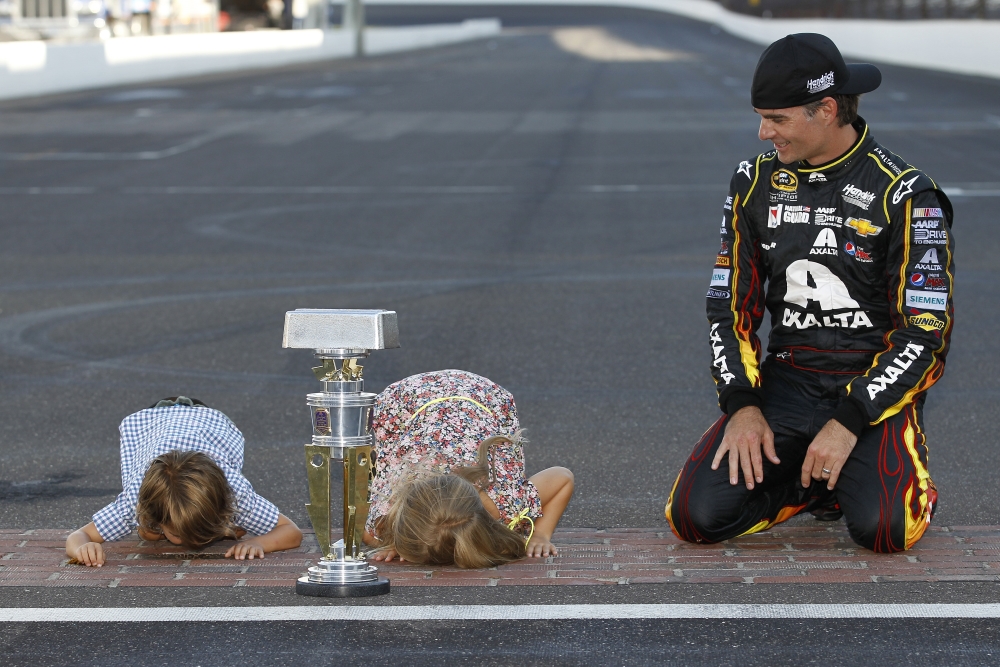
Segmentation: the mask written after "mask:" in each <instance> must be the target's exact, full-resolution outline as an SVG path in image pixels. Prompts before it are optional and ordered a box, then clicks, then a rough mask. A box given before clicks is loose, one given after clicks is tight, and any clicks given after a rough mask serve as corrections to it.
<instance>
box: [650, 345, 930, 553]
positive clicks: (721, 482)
mask: <svg viewBox="0 0 1000 667" xmlns="http://www.w3.org/2000/svg"><path fill="white" fill-rule="evenodd" d="M850 380H851V376H839V375H827V374H820V373H813V372H809V371H803V370H799V369H795V368H791V367H790V366H788V365H787V364H784V363H782V362H780V361H773V360H770V359H769V360H768V362H766V363H765V364H764V367H763V368H762V377H761V386H762V387H763V389H764V407H763V412H764V417H765V419H767V423H768V425H769V426H770V427H771V430H772V431H773V432H774V447H775V450H776V452H777V454H778V458H779V459H780V460H781V463H780V464H777V465H775V464H773V463H771V462H770V461H768V460H767V458H766V457H763V456H762V459H763V466H764V467H763V469H764V481H763V482H761V483H760V484H755V485H754V488H753V490H752V491H750V490H747V487H746V484H745V482H744V479H743V473H742V471H740V476H739V483H738V484H736V485H735V486H734V485H731V484H730V483H729V461H728V456H727V457H724V458H723V460H722V462H721V463H720V465H719V469H718V470H712V469H711V465H712V460H713V459H714V458H715V454H716V452H717V451H718V448H719V446H720V445H721V444H722V438H723V436H724V435H725V431H726V423H727V420H728V417H726V416H723V417H722V418H721V419H719V421H717V422H716V423H715V424H714V425H713V426H712V427H711V428H710V429H708V431H706V432H705V435H703V436H702V438H701V441H700V442H699V443H698V444H697V445H696V446H695V448H694V451H693V452H692V453H691V458H689V459H688V461H687V463H686V464H685V465H684V468H683V469H682V470H681V472H680V475H678V477H677V481H676V482H674V488H673V490H672V491H671V493H670V499H669V500H668V501H667V508H666V514H667V521H669V522H670V527H671V528H672V529H673V531H674V534H676V535H677V536H678V537H679V538H681V539H682V540H687V541H689V542H721V541H722V540H728V539H730V538H733V537H738V536H740V535H749V534H751V533H756V532H759V531H761V530H766V529H768V528H770V527H771V526H773V525H775V524H777V523H780V522H782V521H785V520H787V519H789V518H791V517H793V516H795V515H796V514H798V513H799V512H803V511H810V510H813V509H816V508H817V507H819V506H820V505H823V504H825V503H828V502H830V501H831V492H830V491H827V489H826V482H825V481H824V482H817V481H815V480H813V482H812V484H810V485H809V487H807V488H803V487H802V485H801V482H800V478H801V469H802V462H803V461H804V460H805V455H806V450H807V449H808V447H809V444H810V443H811V442H812V439H813V438H814V437H815V436H816V434H817V433H819V430H820V429H821V428H822V427H823V425H824V424H826V422H827V421H829V419H830V417H831V415H832V414H833V411H834V410H835V409H836V407H837V404H838V401H839V398H838V397H839V392H840V388H841V387H843V386H844V385H846V384H847V382H849V381H850ZM922 407H923V396H921V397H920V399H919V400H918V401H917V402H916V403H913V404H910V405H908V406H906V407H905V408H903V409H902V410H901V411H900V412H898V413H896V414H895V415H893V416H892V417H889V418H888V419H885V420H883V421H882V422H880V423H879V424H878V425H876V426H871V427H868V428H866V429H865V430H864V431H862V433H861V437H860V438H859V439H858V443H857V445H856V446H855V448H854V451H853V452H851V456H850V457H849V458H848V459H847V462H846V463H845V464H844V467H843V469H842V470H841V472H840V478H839V479H838V480H837V486H836V488H835V489H834V490H833V492H832V493H833V494H835V499H836V501H837V502H839V504H840V508H841V510H843V512H844V518H845V519H846V521H847V529H848V531H850V534H851V538H852V539H853V540H854V541H855V542H857V543H858V544H859V545H861V546H863V547H865V548H867V549H871V550H873V551H876V552H880V553H891V552H896V551H903V550H904V549H909V548H910V547H911V546H913V545H914V544H915V543H916V542H917V540H919V539H920V537H921V536H922V535H923V534H924V531H925V530H926V529H927V526H928V525H929V524H930V516H931V511H932V508H933V505H935V504H936V503H937V490H936V489H935V487H934V484H933V482H932V481H931V478H930V475H929V474H928V472H927V445H926V438H925V436H924V431H923V422H922V419H921V411H922Z"/></svg>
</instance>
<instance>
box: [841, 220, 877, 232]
mask: <svg viewBox="0 0 1000 667" xmlns="http://www.w3.org/2000/svg"><path fill="white" fill-rule="evenodd" d="M847 226H848V227H854V229H855V231H857V233H858V236H878V233H879V232H880V231H882V228H881V227H876V226H875V225H873V224H872V223H871V220H864V219H863V218H848V219H847Z"/></svg>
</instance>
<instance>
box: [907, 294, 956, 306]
mask: <svg viewBox="0 0 1000 667" xmlns="http://www.w3.org/2000/svg"><path fill="white" fill-rule="evenodd" d="M906 306H907V308H918V309H920V310H947V309H948V295H947V294H945V293H943V292H924V291H923V290H913V289H908V290H906Z"/></svg>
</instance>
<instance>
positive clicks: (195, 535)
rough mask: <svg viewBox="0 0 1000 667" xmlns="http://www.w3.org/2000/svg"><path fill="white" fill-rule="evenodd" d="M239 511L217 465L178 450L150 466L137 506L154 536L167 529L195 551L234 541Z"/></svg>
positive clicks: (142, 523) (198, 454) (138, 515)
mask: <svg viewBox="0 0 1000 667" xmlns="http://www.w3.org/2000/svg"><path fill="white" fill-rule="evenodd" d="M235 511H236V503H235V500H234V498H233V491H232V489H230V488H229V482H228V481H226V476H225V474H223V472H222V470H221V469H220V468H219V466H218V465H216V463H215V461H213V460H212V459H210V458H209V457H208V456H206V455H205V454H202V453H201V452H180V451H176V450H175V451H170V452H167V453H166V454H161V455H160V456H158V457H156V458H155V459H154V460H153V462H152V463H151V464H150V466H149V469H148V470H146V476H145V477H144V478H143V480H142V485H141V486H140V487H139V501H138V503H137V504H136V518H137V519H138V522H139V525H140V526H142V527H143V528H144V529H146V530H152V531H159V530H162V528H163V526H166V527H167V529H168V530H169V531H170V532H171V533H174V534H175V535H177V537H179V538H180V539H181V542H182V543H183V544H184V546H186V547H191V548H194V549H200V548H202V547H204V546H206V545H208V544H210V543H212V542H214V541H216V540H219V539H222V538H234V537H235V536H236V532H235V528H234V526H233V523H232V520H233V514H234V513H235Z"/></svg>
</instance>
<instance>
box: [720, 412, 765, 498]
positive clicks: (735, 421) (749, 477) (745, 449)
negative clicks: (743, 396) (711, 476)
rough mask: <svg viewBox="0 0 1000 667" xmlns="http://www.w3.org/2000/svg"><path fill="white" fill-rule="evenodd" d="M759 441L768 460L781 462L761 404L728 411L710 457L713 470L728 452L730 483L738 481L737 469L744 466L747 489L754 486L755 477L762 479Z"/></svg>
mask: <svg viewBox="0 0 1000 667" xmlns="http://www.w3.org/2000/svg"><path fill="white" fill-rule="evenodd" d="M761 445H763V447H764V455H765V456H767V458H768V460H770V461H771V463H781V461H780V460H779V459H778V455H777V453H776V452H775V451H774V433H772V432H771V427H770V426H768V425H767V420H766V419H764V413H762V412H761V411H760V408H758V407H756V406H753V405H748V406H747V407H745V408H741V409H739V410H737V411H736V413H735V414H732V415H730V417H729V422H728V423H727V424H726V435H725V436H723V438H722V444H721V445H719V451H717V452H716V453H715V459H714V460H713V461H712V470H718V469H719V464H720V463H721V462H722V457H724V456H726V454H728V455H729V483H730V484H733V485H735V484H738V483H739V477H740V475H739V471H740V469H742V470H743V479H744V480H746V485H747V488H748V489H753V487H754V480H756V481H757V483H758V484H759V483H760V482H763V481H764V462H763V459H762V458H761V454H760V450H761Z"/></svg>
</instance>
